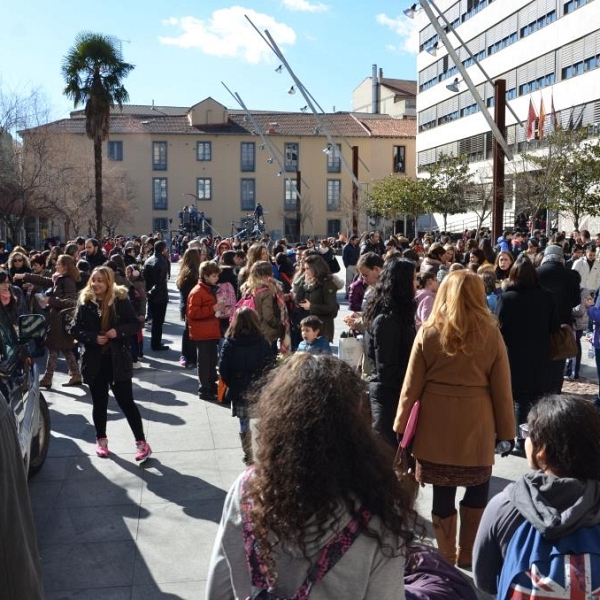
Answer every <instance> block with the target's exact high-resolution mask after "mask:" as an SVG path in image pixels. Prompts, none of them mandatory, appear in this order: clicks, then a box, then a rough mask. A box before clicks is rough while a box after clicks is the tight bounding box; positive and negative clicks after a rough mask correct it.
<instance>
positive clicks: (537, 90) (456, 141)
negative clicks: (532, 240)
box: [416, 0, 600, 230]
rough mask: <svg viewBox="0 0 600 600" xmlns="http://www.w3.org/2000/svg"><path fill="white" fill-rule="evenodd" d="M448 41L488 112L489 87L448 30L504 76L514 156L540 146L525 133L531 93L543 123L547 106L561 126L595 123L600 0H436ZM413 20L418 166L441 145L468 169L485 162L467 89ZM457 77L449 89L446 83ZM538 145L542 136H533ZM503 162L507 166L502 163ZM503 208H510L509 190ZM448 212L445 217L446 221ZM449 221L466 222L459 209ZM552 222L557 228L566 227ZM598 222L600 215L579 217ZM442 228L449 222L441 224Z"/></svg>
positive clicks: (599, 95)
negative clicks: (416, 30) (416, 48)
mask: <svg viewBox="0 0 600 600" xmlns="http://www.w3.org/2000/svg"><path fill="white" fill-rule="evenodd" d="M435 6H437V7H438V8H439V9H440V11H441V12H443V14H444V15H445V16H446V18H447V20H448V22H449V23H450V25H451V27H447V26H446V24H445V22H444V21H443V20H442V18H441V17H440V18H439V22H440V23H441V24H442V26H445V27H446V31H447V33H448V37H449V40H450V42H451V43H452V46H453V47H454V48H456V49H457V52H458V55H459V57H460V60H461V61H462V63H463V65H464V66H465V67H466V68H467V69H468V74H469V76H470V78H471V79H472V80H473V83H474V84H475V86H476V88H477V91H478V92H479V94H480V95H481V97H482V99H483V101H484V102H485V104H486V106H487V107H489V109H490V112H491V113H492V116H493V110H494V109H493V106H494V87H493V85H491V84H490V83H489V82H487V81H486V77H485V75H484V74H483V73H482V71H481V69H480V68H479V67H478V66H477V64H475V61H474V60H473V58H472V57H471V56H470V55H469V53H468V52H467V50H466V49H465V48H464V47H463V46H462V44H461V43H460V41H459V40H458V39H457V37H456V34H455V33H453V32H454V31H456V33H458V35H459V36H460V38H462V40H463V41H464V43H465V45H466V46H467V47H468V48H469V50H470V52H471V54H472V55H473V56H474V57H475V59H476V60H477V61H478V62H479V63H480V65H481V66H482V67H483V69H485V71H486V72H487V74H488V75H489V78H490V79H491V80H492V81H493V80H496V79H505V80H506V98H507V100H508V102H509V103H510V106H511V107H512V109H513V110H514V111H515V112H516V114H517V115H518V117H519V119H520V120H521V121H522V122H523V126H522V127H521V126H519V125H517V124H516V119H515V118H514V116H513V115H512V114H511V113H510V112H509V111H507V112H506V125H507V130H506V137H507V141H508V144H509V146H510V148H511V150H512V151H513V153H514V154H515V155H517V156H518V154H519V152H522V151H523V150H525V149H529V150H531V149H533V148H535V147H536V145H537V146H539V145H540V141H539V140H532V141H529V142H528V141H527V140H526V122H527V116H528V109H529V102H530V99H531V101H532V102H533V105H534V107H535V110H536V112H537V113H538V114H539V112H540V106H541V101H542V98H543V102H544V108H545V113H546V128H548V127H549V126H550V119H549V117H548V115H549V114H550V113H551V112H552V105H554V110H555V114H556V116H557V119H558V121H559V123H561V125H562V127H570V126H573V127H588V128H589V130H590V135H592V136H594V137H597V136H598V128H599V126H600V1H598V0H437V1H436V2H435ZM416 18H417V19H418V24H419V25H420V29H419V55H418V58H417V69H418V96H417V119H418V133H417V168H418V170H419V171H420V172H424V171H426V170H427V167H428V165H431V164H432V163H435V161H436V160H437V158H438V157H439V155H440V154H441V153H445V154H455V155H460V154H466V155H467V156H468V159H469V161H470V163H471V166H472V169H473V170H484V169H486V168H487V170H488V171H489V170H490V165H491V159H492V139H493V136H492V133H491V131H490V126H489V125H488V123H487V122H486V120H485V118H484V116H483V114H482V112H481V111H480V109H479V107H478V105H477V104H476V102H475V99H474V97H473V94H472V93H471V92H470V91H469V89H468V88H467V86H466V84H465V83H464V82H462V81H461V79H462V78H461V75H460V73H459V72H458V69H457V68H456V66H455V65H454V63H453V61H452V59H451V58H450V57H449V55H448V52H447V51H446V49H445V47H444V45H443V43H442V41H441V40H438V35H437V34H436V31H435V28H434V26H433V25H432V24H431V23H430V22H429V20H428V18H427V15H426V14H425V11H423V10H420V11H419V12H418V13H417V14H416ZM456 78H458V89H459V91H458V93H455V92H452V91H450V90H448V89H447V87H446V86H447V85H448V84H451V83H453V82H454V81H455V79H456ZM541 145H543V144H541ZM510 169H511V167H510V165H508V163H507V168H506V171H507V174H508V173H509V172H510ZM506 200H507V206H506V210H507V211H510V210H511V208H512V207H511V206H510V190H507V198H506ZM450 219H452V221H450ZM450 219H449V222H453V224H454V229H455V230H458V229H461V228H462V227H463V226H464V227H465V228H468V227H473V226H474V225H473V222H471V221H473V219H472V218H471V219H470V220H469V217H468V216H466V215H457V216H455V217H450ZM568 226H569V225H568V224H566V223H561V227H568ZM582 226H583V227H586V226H587V228H588V229H594V230H600V223H596V222H593V221H588V222H586V223H583V224H582ZM449 228H450V226H449Z"/></svg>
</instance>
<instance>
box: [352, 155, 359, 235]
mask: <svg viewBox="0 0 600 600" xmlns="http://www.w3.org/2000/svg"><path fill="white" fill-rule="evenodd" d="M352 173H354V177H355V179H356V181H358V146H352ZM356 181H352V233H353V234H356V235H357V234H358V185H356Z"/></svg>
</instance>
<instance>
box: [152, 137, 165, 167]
mask: <svg viewBox="0 0 600 600" xmlns="http://www.w3.org/2000/svg"><path fill="white" fill-rule="evenodd" d="M152 169H153V170H154V171H166V170H167V142H152Z"/></svg>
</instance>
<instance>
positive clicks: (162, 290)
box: [144, 254, 169, 304]
mask: <svg viewBox="0 0 600 600" xmlns="http://www.w3.org/2000/svg"><path fill="white" fill-rule="evenodd" d="M168 277H169V262H168V261H167V259H166V258H165V257H164V256H163V255H162V254H160V255H156V254H153V255H152V256H151V257H150V258H148V259H147V260H146V262H145V263H144V279H145V281H146V295H147V296H148V302H152V303H153V304H167V302H168V301H169V289H168V288H167V279H168Z"/></svg>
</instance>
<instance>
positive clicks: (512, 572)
mask: <svg viewBox="0 0 600 600" xmlns="http://www.w3.org/2000/svg"><path fill="white" fill-rule="evenodd" d="M599 594H600V525H596V526H594V527H581V528H580V529H578V530H577V531H575V532H574V533H572V534H570V535H567V536H565V537H562V538H559V539H556V540H549V539H546V538H545V537H544V536H543V535H542V534H541V533H540V532H539V531H537V530H536V529H535V528H534V526H533V525H532V524H531V523H530V522H529V521H525V522H523V523H522V524H521V525H520V526H519V527H518V529H517V530H516V531H515V534H514V535H513V537H512V539H511V540H510V543H509V544H508V548H507V551H506V557H505V558H504V565H503V567H502V571H501V573H500V578H499V582H498V596H497V597H498V600H517V599H518V600H526V599H528V598H582V599H583V598H586V599H587V598H596V597H598V595H599Z"/></svg>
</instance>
